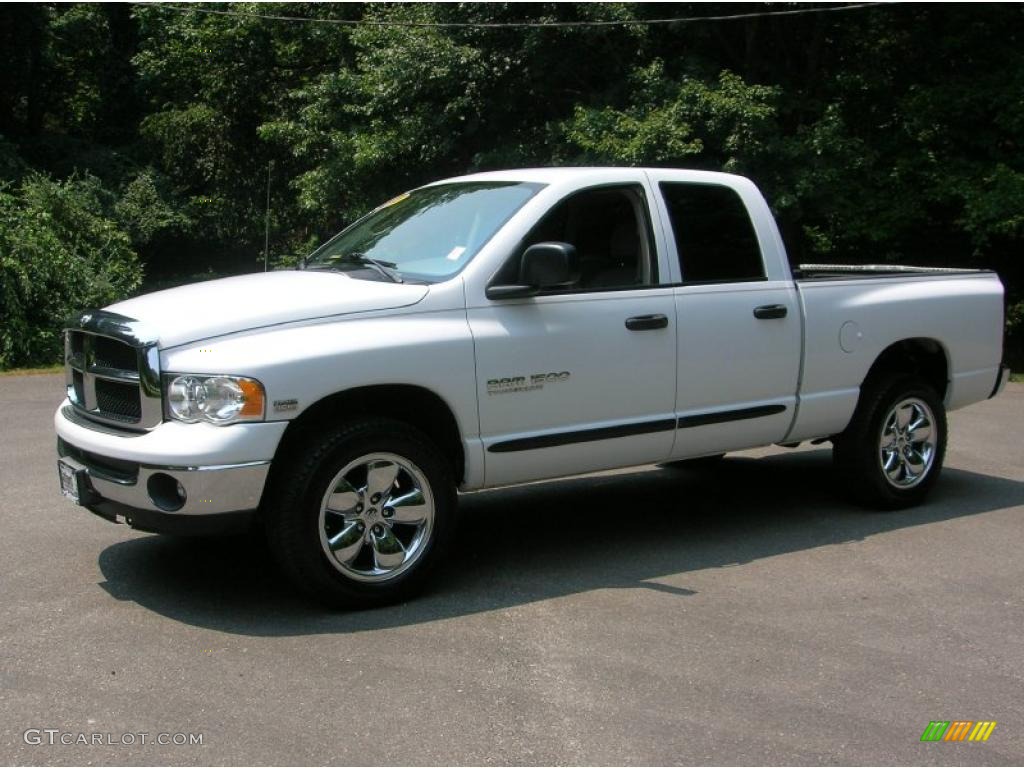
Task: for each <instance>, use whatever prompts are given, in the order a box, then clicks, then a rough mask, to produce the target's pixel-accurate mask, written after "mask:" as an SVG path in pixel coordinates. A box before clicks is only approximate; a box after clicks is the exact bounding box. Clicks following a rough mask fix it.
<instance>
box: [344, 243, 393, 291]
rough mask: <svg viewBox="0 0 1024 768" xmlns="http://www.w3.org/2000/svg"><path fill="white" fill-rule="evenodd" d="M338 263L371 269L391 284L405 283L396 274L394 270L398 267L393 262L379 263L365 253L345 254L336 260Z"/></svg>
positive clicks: (378, 260)
mask: <svg viewBox="0 0 1024 768" xmlns="http://www.w3.org/2000/svg"><path fill="white" fill-rule="evenodd" d="M338 261H352V262H355V263H356V264H359V265H362V266H365V267H372V268H373V269H375V270H376V271H377V272H379V273H380V274H382V275H384V277H386V278H387V279H388V280H390V281H391V282H393V283H402V282H405V281H404V280H402V276H401V275H400V274H398V271H397V270H396V269H395V268H396V267H397V266H398V265H397V264H395V263H394V262H393V261H381V260H380V259H375V258H373V257H372V256H367V255H366V254H365V253H359V252H357V251H353V252H352V253H346V254H345V255H344V256H342V257H341V258H340V259H338Z"/></svg>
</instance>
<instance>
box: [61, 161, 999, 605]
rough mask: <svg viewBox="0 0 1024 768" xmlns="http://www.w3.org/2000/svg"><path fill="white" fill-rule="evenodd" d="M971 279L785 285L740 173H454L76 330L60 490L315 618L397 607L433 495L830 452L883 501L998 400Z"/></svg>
mask: <svg viewBox="0 0 1024 768" xmlns="http://www.w3.org/2000/svg"><path fill="white" fill-rule="evenodd" d="M1002 337H1003V287H1002V285H1001V283H1000V281H999V279H998V277H997V276H996V275H994V274H992V273H990V272H983V271H966V270H938V269H936V270H927V269H918V268H908V267H892V266H885V267H845V266H828V265H803V266H800V267H799V268H797V269H793V268H791V266H790V264H789V261H788V259H787V256H786V253H785V249H784V247H783V244H782V240H781V238H780V236H779V232H778V229H777V228H776V224H775V221H774V220H773V218H772V216H771V213H770V211H769V209H768V206H767V205H766V203H765V201H764V199H763V198H762V196H761V194H760V193H759V192H758V190H757V188H756V187H755V186H754V184H753V183H751V182H750V181H748V180H747V179H745V178H742V177H738V176H732V175H727V174H718V173H707V172H698V171H685V170H664V169H646V170H645V169H635V168H561V169H539V170H516V171H502V172H494V173H481V174H476V175H472V176H465V177H460V178H455V179H448V180H444V181H440V182H437V183H435V184H430V185H428V186H425V187H422V188H419V189H415V190H413V191H411V192H407V193H405V194H402V195H400V196H398V197H396V198H394V199H393V200H390V201H388V202H387V203H385V204H383V205H382V206H380V207H379V208H377V209H375V210H374V211H372V212H370V213H369V214H367V215H366V216H365V217H363V218H362V219H360V220H359V221H357V222H355V223H354V224H352V225H351V226H350V227H348V228H347V229H346V230H344V231H343V232H341V233H340V234H339V235H337V236H336V237H334V238H333V239H331V240H330V241H328V242H327V243H326V244H324V245H323V246H322V247H321V248H319V249H318V250H317V251H316V252H314V253H313V254H312V255H310V256H309V257H308V258H307V259H306V260H305V262H304V264H303V265H302V267H301V268H299V269H294V270H288V271H276V272H270V273H266V274H253V275H246V276H242V277H234V278H228V279H223V280H214V281H210V282H205V283H199V284H196V285H190V286H185V287H181V288H175V289H172V290H167V291H161V292H159V293H153V294H149V295H146V296H140V297H138V298H134V299H130V300H127V301H124V302H121V303H118V304H115V305H113V306H111V307H108V308H107V309H103V310H94V311H90V312H86V313H84V314H82V315H81V316H79V317H76V318H75V319H74V321H73V322H72V323H71V324H70V327H69V328H68V329H67V332H66V372H67V400H66V401H65V402H64V403H63V404H62V405H61V406H60V407H59V408H58V410H57V413H56V416H55V423H56V430H57V434H58V453H59V457H60V458H59V462H58V469H59V477H60V482H61V488H62V491H63V492H64V494H65V495H66V496H69V497H70V498H72V499H74V500H75V501H77V502H78V503H79V504H82V505H84V506H86V507H88V508H89V509H90V510H92V511H93V512H95V513H97V514H99V515H101V516H103V517H106V518H107V519H110V520H113V521H122V520H123V521H125V522H127V523H128V524H130V525H132V526H134V527H137V528H140V529H143V530H149V531H157V532H176V531H177V532H187V531H192V532H197V531H208V532H214V531H223V530H228V529H232V528H236V527H239V526H251V525H253V524H254V523H256V524H258V525H259V526H260V527H261V528H262V529H263V530H264V531H265V532H266V535H267V537H268V540H269V543H270V546H271V548H272V549H273V551H274V552H275V555H276V557H277V559H278V560H279V562H280V564H281V566H282V568H283V570H284V571H285V572H286V573H287V574H288V575H289V577H290V578H291V579H292V580H294V581H295V582H296V583H297V584H298V585H299V586H300V587H302V588H304V589H306V590H308V591H309V592H311V593H313V594H314V595H316V596H318V597H320V598H321V599H323V600H326V601H328V602H330V603H334V604H340V605H347V606H362V605H373V604H378V603H381V602H385V601H390V600H395V599H400V598H404V597H405V596H408V595H409V594H410V593H411V592H412V591H413V590H414V589H416V588H418V587H419V586H420V585H422V583H423V582H424V580H425V579H426V577H427V576H428V575H429V573H430V572H431V570H432V569H433V567H434V566H435V565H436V563H437V562H438V560H439V559H440V558H441V557H442V556H443V554H444V551H445V549H446V548H447V547H448V546H449V545H450V544H451V542H452V541H453V533H454V526H455V521H456V504H457V492H458V491H460V490H461V491H472V490H476V489H481V488H490V487H494V486H501V485H509V484H515V483H523V482H527V481H533V480H540V479H544V478H554V477H561V476H566V475H573V474H578V473H585V472H593V471H597V470H606V469H610V468H617V467H629V466H635V465H642V464H649V463H669V462H679V461H683V460H692V459H697V458H701V459H702V461H703V460H713V459H714V458H716V457H719V456H721V455H722V454H724V453H725V452H727V451H734V450H740V449H745V448H752V447H755V446H763V445H770V444H773V443H780V444H787V445H791V444H795V443H798V442H800V441H808V440H811V441H822V440H830V441H831V442H832V444H833V446H834V456H835V463H836V465H837V478H838V479H841V480H842V481H844V483H845V485H846V486H847V487H848V488H849V490H850V491H851V492H852V493H853V494H854V495H855V497H856V498H858V499H859V500H861V501H862V502H864V503H866V504H868V505H872V506H875V507H880V508H888V509H893V508H898V507H904V506H907V505H910V504H914V503H917V502H919V501H921V499H922V498H923V497H924V496H925V494H926V493H927V492H928V491H929V490H930V488H931V487H932V486H933V485H934V484H935V481H936V479H937V478H938V476H939V470H940V468H941V466H942V460H943V453H944V451H945V447H946V416H945V414H946V411H948V410H952V409H954V408H960V407H962V406H965V405H968V404H970V403H974V402H977V401H979V400H984V399H985V398H988V397H992V396H994V395H996V394H997V393H998V392H999V391H1000V389H1001V387H1002V386H1003V384H1004V383H1005V381H1006V378H1007V375H1008V371H1007V370H1006V368H1005V367H1004V366H1002V365H1001V355H1002Z"/></svg>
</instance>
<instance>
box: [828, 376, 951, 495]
mask: <svg viewBox="0 0 1024 768" xmlns="http://www.w3.org/2000/svg"><path fill="white" fill-rule="evenodd" d="M945 452H946V411H945V408H944V407H943V404H942V400H940V399H939V396H938V395H937V394H936V392H935V390H933V389H932V388H931V387H930V386H928V384H926V383H925V382H924V381H923V380H921V379H919V378H916V377H911V376H903V377H899V378H896V379H890V380H887V381H880V382H876V383H873V384H869V385H868V386H867V387H866V388H865V390H864V393H863V394H862V396H861V401H860V403H859V404H858V405H857V410H856V412H855V413H854V415H853V419H852V420H851V422H850V425H849V426H848V427H847V428H846V430H845V431H844V432H843V433H842V434H841V435H839V436H838V437H836V439H835V441H834V447H833V458H834V461H835V464H836V467H837V469H838V470H839V472H840V475H841V476H842V478H843V480H844V481H845V484H846V486H847V489H848V490H849V492H850V494H851V495H852V496H853V497H854V498H855V499H856V500H857V501H859V502H861V503H862V504H864V505H866V506H869V507H874V508H877V509H902V508H904V507H910V506H913V505H915V504H919V503H920V502H921V501H923V500H924V498H925V496H927V494H928V492H929V491H930V490H931V488H932V486H933V485H935V482H936V481H937V480H938V478H939V473H940V471H941V470H942V461H943V458H944V455H945Z"/></svg>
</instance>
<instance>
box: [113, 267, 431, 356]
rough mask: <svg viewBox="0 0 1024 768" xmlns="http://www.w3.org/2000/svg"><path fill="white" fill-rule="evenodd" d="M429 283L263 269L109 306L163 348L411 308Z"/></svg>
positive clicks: (421, 296) (317, 272) (424, 293)
mask: <svg viewBox="0 0 1024 768" xmlns="http://www.w3.org/2000/svg"><path fill="white" fill-rule="evenodd" d="M428 290H429V289H428V288H427V286H425V285H406V284H400V283H384V282H377V281H373V280H356V279H353V278H351V277H349V276H348V275H345V274H342V273H340V272H323V271H316V272H300V271H297V270H296V271H284V272H263V273H259V274H253V275H242V276H240V277H226V278H223V279H221V280H210V281H207V282H204V283H195V284H193V285H184V286H181V287H180V288H170V289H168V290H166V291H157V292H156V293H148V294H146V295H144V296H138V297H136V298H134V299H128V300H127V301H121V302H118V303H117V304H112V305H111V306H109V307H107V309H109V310H110V311H111V312H117V313H118V314H121V315H125V316H127V317H131V318H134V319H136V320H140V321H142V322H143V323H145V324H146V325H147V326H149V327H150V328H152V329H153V330H154V331H155V332H156V333H157V334H158V336H159V339H160V346H161V347H162V348H167V347H175V346H178V345H179V344H187V343H189V342H193V341H199V340H201V339H208V338H211V337H213V336H222V335H224V334H228V333H235V332H238V331H246V330H251V329H253V328H262V327H264V326H268V325H278V324H280V323H291V322H296V321H301V320H312V319H315V318H320V317H330V316H332V315H343V314H349V313H353V312H371V311H374V310H384V309H397V308H399V307H407V306H410V305H412V304H415V303H416V302H418V301H420V300H422V299H423V297H424V296H426V295H427V291H428Z"/></svg>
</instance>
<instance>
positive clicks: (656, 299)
mask: <svg viewBox="0 0 1024 768" xmlns="http://www.w3.org/2000/svg"><path fill="white" fill-rule="evenodd" d="M650 194H651V191H650V188H648V187H647V186H646V185H643V184H638V183H637V184H619V185H612V186H602V187H598V188H591V189H584V190H581V191H578V192H575V193H574V194H572V195H570V196H569V197H567V198H565V199H564V200H562V201H561V202H559V203H558V204H556V205H555V206H554V207H553V208H552V209H551V211H549V213H548V214H547V215H545V216H544V217H543V218H542V219H541V220H540V222H539V223H538V224H537V225H536V226H535V227H534V228H533V229H532V230H531V232H530V234H529V235H528V236H527V237H526V238H525V240H524V241H523V243H522V244H521V247H520V248H518V249H517V252H516V253H514V254H512V256H511V258H510V260H509V262H508V263H507V264H506V267H507V269H508V270H509V272H510V275H511V278H510V279H509V280H508V281H507V282H515V281H516V280H515V274H517V270H518V258H519V257H520V256H521V255H522V251H524V250H525V249H526V248H527V247H528V246H529V245H532V244H535V243H538V242H548V241H560V242H567V243H570V244H572V245H573V246H575V248H576V251H577V254H578V257H579V275H578V279H576V280H574V281H573V283H572V284H571V285H569V286H567V287H566V288H564V289H560V290H558V291H552V292H546V293H544V294H541V295H539V296H536V297H533V298H527V299H512V300H504V301H501V300H497V301H489V302H485V303H484V305H483V306H476V307H471V308H470V309H469V310H468V317H469V323H470V327H471V329H472V333H473V338H474V343H475V347H476V361H477V385H478V394H479V403H480V428H481V437H482V440H483V443H484V448H485V451H486V483H487V485H500V484H506V483H515V482H520V481H524V480H535V479H541V478H545V477H557V476H562V475H567V474H574V473H578V472H588V471H595V470H600V469H607V468H612V467H622V466H629V465H633V464H643V463H646V462H652V461H662V460H664V459H665V458H666V457H667V456H668V455H669V452H670V450H671V447H672V441H673V434H674V431H675V415H674V412H673V406H674V403H675V390H676V381H675V379H676V359H675V354H676V327H675V307H674V303H673V302H674V298H673V293H672V288H671V286H669V285H661V284H660V283H661V282H668V281H667V280H661V279H660V278H659V274H660V273H664V272H665V271H666V269H665V264H666V262H665V261H664V260H663V261H662V264H661V265H659V264H658V252H659V249H658V248H657V246H656V240H655V229H654V227H653V226H652V224H651V220H650V215H649V209H648V198H649V196H650Z"/></svg>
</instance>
